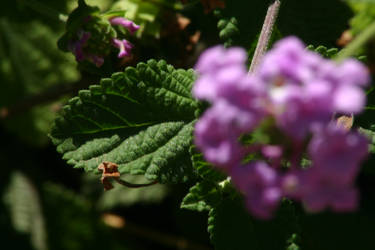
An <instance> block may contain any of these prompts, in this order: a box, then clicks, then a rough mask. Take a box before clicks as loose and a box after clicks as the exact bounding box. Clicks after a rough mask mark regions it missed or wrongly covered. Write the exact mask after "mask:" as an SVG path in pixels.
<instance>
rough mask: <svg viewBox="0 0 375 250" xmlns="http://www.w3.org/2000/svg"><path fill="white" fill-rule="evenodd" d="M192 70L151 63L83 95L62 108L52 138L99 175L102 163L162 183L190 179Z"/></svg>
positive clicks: (66, 155) (79, 164)
mask: <svg viewBox="0 0 375 250" xmlns="http://www.w3.org/2000/svg"><path fill="white" fill-rule="evenodd" d="M194 80H195V75H194V72H193V71H192V70H187V71H186V70H176V69H174V68H173V67H172V66H171V65H167V64H166V63H165V61H159V62H156V61H155V60H150V61H148V62H147V63H139V64H138V65H137V67H136V68H132V67H129V68H127V69H126V70H125V72H124V73H121V72H119V73H115V74H113V75H112V77H111V78H108V79H102V81H101V84H100V86H99V85H93V86H91V87H90V89H89V90H83V91H80V93H79V96H78V97H74V98H72V99H71V100H70V101H69V104H68V105H67V106H65V107H64V109H63V110H64V114H63V115H62V116H60V117H59V118H58V119H56V121H55V125H54V127H53V129H52V132H51V136H52V139H53V142H54V143H55V144H56V146H57V150H58V151H59V152H60V153H62V154H64V156H63V158H64V159H65V160H67V162H68V163H69V164H71V165H74V167H76V168H84V169H85V170H86V171H89V172H96V173H97V172H98V171H97V167H98V165H99V164H100V163H101V162H103V161H110V162H114V163H116V164H118V166H119V171H120V173H121V174H125V173H130V174H135V175H145V177H146V178H147V179H150V180H158V181H159V182H162V183H165V182H172V183H175V182H179V181H185V180H187V178H188V176H190V175H191V174H192V172H193V169H192V167H191V162H190V156H189V148H190V146H191V144H192V132H193V125H194V122H195V112H196V110H197V109H198V107H199V104H198V102H197V101H196V100H194V99H193V98H192V97H191V94H190V92H191V87H192V84H193V82H194Z"/></svg>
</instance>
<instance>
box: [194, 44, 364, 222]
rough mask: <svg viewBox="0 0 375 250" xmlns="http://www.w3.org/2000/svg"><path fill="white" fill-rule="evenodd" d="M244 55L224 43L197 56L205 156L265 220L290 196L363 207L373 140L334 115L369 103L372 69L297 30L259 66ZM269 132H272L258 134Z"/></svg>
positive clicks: (308, 202)
mask: <svg viewBox="0 0 375 250" xmlns="http://www.w3.org/2000/svg"><path fill="white" fill-rule="evenodd" d="M246 60H247V53H246V52H245V51H244V50H243V49H241V48H230V49H224V48H223V47H221V46H217V47H214V48H210V49H208V50H207V51H205V52H204V53H203V54H202V55H201V57H200V58H199V60H198V62H197V64H196V70H197V71H198V72H199V78H198V79H197V81H196V83H195V85H194V88H193V95H194V96H195V97H196V98H198V99H201V100H205V101H208V102H209V103H210V104H211V106H210V108H208V109H207V110H206V111H205V113H204V114H203V116H202V117H201V118H200V120H199V121H198V122H197V124H196V126H195V143H196V145H197V146H198V147H199V149H200V150H201V151H202V152H203V154H204V156H205V158H206V160H207V161H209V162H211V163H213V164H214V165H215V166H216V167H217V168H219V169H221V170H222V171H224V172H225V173H227V174H228V175H229V176H230V177H231V181H232V182H233V184H234V186H236V187H237V188H238V189H239V190H240V191H241V192H242V193H243V194H244V196H245V198H246V205H247V207H248V209H249V210H250V212H251V213H252V214H253V215H254V216H256V217H258V218H263V219H267V218H270V217H272V215H273V214H274V212H275V210H276V209H277V207H278V205H279V204H280V201H281V199H283V198H284V197H286V198H289V199H293V200H295V201H300V202H302V204H303V205H304V207H305V209H306V210H307V211H310V212H319V211H322V210H324V209H327V208H329V209H331V210H333V211H338V212H346V211H353V210H355V209H356V208H357V206H358V200H359V195H358V190H357V188H356V187H355V179H356V176H357V175H358V172H359V169H360V164H361V162H363V161H364V160H365V158H366V156H367V154H368V142H367V139H366V138H365V137H364V136H362V135H360V134H359V133H358V132H356V131H349V130H348V129H347V128H345V127H344V126H340V125H339V124H338V123H336V122H335V119H334V117H335V116H338V115H340V114H347V115H351V114H358V113H359V112H361V111H362V109H363V107H364V105H365V101H366V96H365V93H364V91H363V88H364V87H366V86H367V84H368V83H369V73H368V70H367V68H366V67H365V66H364V65H363V64H362V63H360V62H358V61H357V60H354V59H347V60H345V61H343V62H342V63H340V64H337V63H336V62H333V61H331V60H327V59H324V58H323V57H321V56H320V55H319V54H317V53H314V52H312V51H308V50H306V49H305V45H304V44H303V43H302V42H301V41H300V40H299V39H298V38H296V37H287V38H285V39H283V40H280V41H279V42H277V43H276V44H275V45H274V47H273V49H272V50H270V51H269V52H268V53H267V54H266V55H265V56H264V58H263V60H262V62H261V63H260V65H259V66H258V67H257V68H256V70H255V71H254V72H252V73H248V71H247V67H246V65H245V62H246ZM270 124H271V125H270ZM265 127H266V128H265ZM265 130H266V131H268V132H267V133H269V135H268V136H269V140H268V141H266V142H264V141H262V140H257V138H256V136H254V135H256V134H259V131H265ZM246 136H247V137H250V138H253V139H251V140H250V141H249V140H244V139H243V138H244V137H246ZM249 156H251V157H249ZM247 158H251V159H252V160H246V159H247ZM306 162H308V164H303V163H306Z"/></svg>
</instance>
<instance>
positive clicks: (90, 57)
mask: <svg viewBox="0 0 375 250" xmlns="http://www.w3.org/2000/svg"><path fill="white" fill-rule="evenodd" d="M95 20H96V19H95V18H86V19H85V20H84V23H85V26H90V25H89V24H90V23H91V22H92V23H93V25H94V24H95V23H96V21H95ZM109 23H110V25H112V26H122V27H124V28H125V29H126V30H127V31H128V32H129V33H130V34H131V35H132V34H134V32H135V31H137V30H138V29H139V25H136V24H135V23H134V22H132V21H130V20H128V19H126V18H123V17H113V18H111V19H110V20H109ZM95 25H96V24H95ZM95 33H97V32H95ZM106 33H108V34H111V37H109V38H107V37H105V38H100V39H99V40H101V41H106V40H108V39H109V41H110V43H109V45H112V46H113V47H115V48H117V49H119V53H118V58H123V57H128V56H130V55H131V50H132V48H133V47H134V46H133V44H131V43H130V42H129V41H128V40H126V39H118V38H117V32H106ZM92 37H93V35H92V32H90V31H84V29H81V30H79V31H78V32H77V38H76V39H74V40H71V42H70V44H69V47H68V49H69V50H70V51H71V52H72V53H73V54H74V55H75V57H76V60H77V62H82V61H84V60H87V61H90V62H92V63H94V64H95V65H96V66H97V67H101V66H102V65H103V63H104V56H105V55H106V54H107V53H108V50H107V49H106V51H102V52H100V53H99V51H100V49H98V48H100V47H103V44H100V45H99V46H97V47H96V49H95V51H93V50H92V49H91V48H90V46H89V43H90V42H91V41H90V40H91V39H93V38H92ZM93 40H95V38H94V39H93ZM93 43H97V41H93Z"/></svg>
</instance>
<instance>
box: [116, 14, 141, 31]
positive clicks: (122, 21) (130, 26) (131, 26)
mask: <svg viewBox="0 0 375 250" xmlns="http://www.w3.org/2000/svg"><path fill="white" fill-rule="evenodd" d="M109 22H110V23H111V24H112V25H120V26H122V27H124V28H126V29H127V30H128V31H129V32H130V34H133V33H134V32H136V31H137V30H138V29H139V25H137V24H135V23H134V22H132V21H130V20H128V19H126V18H123V17H113V18H111V19H110V20H109Z"/></svg>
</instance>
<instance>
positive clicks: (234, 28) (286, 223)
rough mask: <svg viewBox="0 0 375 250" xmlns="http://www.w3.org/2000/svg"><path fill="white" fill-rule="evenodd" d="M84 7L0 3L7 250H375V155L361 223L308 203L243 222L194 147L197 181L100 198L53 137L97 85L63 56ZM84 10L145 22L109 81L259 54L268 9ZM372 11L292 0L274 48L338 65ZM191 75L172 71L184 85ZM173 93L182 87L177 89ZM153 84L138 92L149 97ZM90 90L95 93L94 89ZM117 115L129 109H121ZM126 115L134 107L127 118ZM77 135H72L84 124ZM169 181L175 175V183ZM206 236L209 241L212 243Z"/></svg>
mask: <svg viewBox="0 0 375 250" xmlns="http://www.w3.org/2000/svg"><path fill="white" fill-rule="evenodd" d="M77 2H78V1H76V0H62V1H57V0H56V1H51V0H3V1H2V2H1V8H0V84H1V86H2V91H0V141H1V142H2V143H1V144H0V162H1V163H2V173H1V174H0V197H1V199H0V241H1V242H3V245H2V247H3V248H4V249H16V250H18V249H22V250H28V249H30V250H31V249H34V250H45V249H53V250H55V249H56V250H59V249H64V250H65V249H67V250H75V249H77V250H78V249H79V250H81V249H82V250H84V249H90V250H99V249H116V250H117V249H118V250H122V249H123V250H127V249H129V250H130V249H132V250H133V249H135V250H147V249H155V250H159V249H160V250H161V249H163V250H165V249H194V250H197V249H212V245H213V246H215V248H216V249H222V250H233V249H244V247H243V246H244V245H246V246H247V247H246V249H247V248H250V247H251V248H252V249H288V250H297V249H307V250H309V249H314V250H315V249H361V250H362V249H365V250H366V249H369V250H370V249H373V246H374V244H375V242H374V237H373V234H374V232H375V231H374V229H373V224H374V222H375V217H374V213H373V211H374V209H375V203H374V201H375V186H374V183H375V179H374V178H375V170H374V167H373V166H374V164H375V162H374V157H369V159H368V160H367V162H366V163H365V164H364V168H363V171H362V173H361V175H360V177H359V179H358V186H359V187H360V190H361V195H362V200H361V209H360V210H359V211H358V212H357V213H351V214H331V213H328V212H327V213H322V214H313V215H310V214H309V215H307V214H305V213H303V212H302V209H301V208H300V207H299V206H295V205H294V204H292V203H290V202H289V201H284V202H283V205H282V208H281V209H280V210H279V215H278V216H277V218H276V219H275V220H273V221H268V222H265V223H263V222H260V221H257V220H255V219H254V218H252V217H251V216H250V215H249V214H248V213H247V211H246V209H245V208H244V206H243V201H242V199H241V198H240V195H239V194H238V193H235V192H234V191H233V188H232V187H231V185H230V184H229V181H228V180H227V179H226V177H225V176H224V175H223V174H221V173H219V172H217V171H216V170H214V169H213V168H212V167H211V166H210V164H208V163H207V162H205V161H204V159H203V157H202V154H200V153H199V152H197V151H196V149H195V148H194V147H192V148H190V152H189V153H190V155H191V162H192V167H193V171H194V173H195V174H196V175H194V178H196V180H197V181H198V183H194V182H188V183H187V184H184V185H173V186H171V185H162V184H157V185H153V186H150V187H146V188H140V189H129V188H126V187H120V186H119V185H117V184H116V185H115V188H114V189H113V190H111V191H109V192H104V191H103V186H102V185H101V183H100V177H99V176H98V175H87V176H86V175H85V176H83V173H82V172H81V171H79V170H76V169H71V168H70V167H68V166H66V163H65V162H64V161H63V160H61V156H60V155H58V154H57V153H56V152H55V147H54V146H52V145H51V143H49V140H48V137H47V134H48V133H49V132H50V129H51V125H52V121H53V120H54V119H55V118H56V116H57V115H56V114H57V113H58V112H59V111H60V110H61V109H62V107H63V106H64V104H66V103H67V101H68V100H69V99H70V98H71V97H72V96H74V95H76V94H77V90H78V89H80V88H85V87H87V86H88V85H89V84H91V83H92V84H95V83H98V81H99V80H98V79H97V78H95V77H93V76H92V75H90V74H86V73H82V72H81V69H80V68H77V63H76V62H75V59H74V56H72V55H70V54H69V53H63V52H61V51H59V50H58V49H57V46H56V43H57V39H58V37H60V36H61V35H62V34H63V32H64V26H65V23H64V22H65V21H66V20H67V17H68V15H69V13H71V12H72V11H73V10H74V9H75V8H76V7H77ZM86 2H87V4H89V5H92V6H98V7H99V8H100V11H101V12H106V11H111V10H123V11H125V16H126V17H127V18H129V19H131V20H133V21H135V22H136V23H137V24H140V25H141V30H140V31H139V32H137V33H136V36H137V37H136V39H134V44H135V49H134V57H133V58H132V59H131V60H129V61H119V60H118V59H117V58H115V57H113V58H111V60H113V67H114V69H113V70H115V71H121V72H123V70H124V68H125V67H127V66H136V64H137V63H139V62H140V61H146V60H148V59H150V58H156V59H165V60H166V61H167V62H168V63H169V64H172V65H174V66H176V68H177V67H181V68H185V69H186V68H190V67H192V65H194V63H195V61H196V58H197V56H198V55H199V54H200V52H201V51H202V50H204V49H205V48H206V47H208V46H212V45H215V44H220V43H225V45H226V46H234V45H237V46H242V47H244V48H246V49H247V50H248V52H249V55H250V57H251V55H252V54H253V52H254V50H255V46H256V43H257V39H258V37H259V32H260V29H261V27H262V23H263V20H264V16H265V14H266V10H267V6H268V3H269V2H268V1H264V0H251V1H249V0H236V1H229V0H226V1H225V4H226V8H224V9H217V10H215V11H213V12H210V13H207V12H205V11H204V8H203V5H202V4H201V2H200V1H198V0H196V1H195V0H191V1H187V2H186V3H182V1H179V0H86ZM374 4H375V2H374V1H370V0H368V1H365V0H362V1H360V0H347V1H339V0H315V1H312V0H311V1H310V0H306V1H298V0H282V5H281V9H280V16H279V18H278V21H277V24H276V27H275V29H274V33H273V35H272V41H271V45H272V43H273V42H275V41H277V40H278V39H280V38H281V37H284V36H287V35H297V36H299V37H300V38H302V39H303V40H304V41H305V43H306V44H312V46H309V49H311V50H314V51H316V52H318V53H320V54H322V55H323V56H325V57H327V58H330V57H332V56H334V55H335V54H336V53H337V52H338V49H328V48H332V47H340V46H342V45H339V46H338V45H337V44H336V41H337V39H339V37H340V36H341V34H342V33H343V31H345V30H350V32H351V34H352V36H354V37H355V36H356V35H358V34H359V33H360V32H361V31H362V30H364V29H365V28H366V27H368V26H369V25H370V24H371V23H372V22H374V20H375V6H374ZM132 42H133V41H132ZM359 54H366V56H367V59H366V63H367V64H368V65H369V67H370V69H372V70H373V69H374V66H373V65H375V64H374V62H375V60H374V58H375V56H374V54H375V49H374V45H373V43H369V44H368V45H367V46H366V47H363V48H362V50H361V52H360V53H359ZM168 67H169V66H168ZM168 67H167V68H168ZM169 69H170V68H169ZM111 70H112V69H111ZM130 71H131V70H130ZM145 71H147V73H145V74H144V75H141V77H142V78H141V80H142V81H141V80H140V79H139V78H137V77H138V76H139V75H138V76H137V77H135V75H137V74H138V73H134V70H133V72H131V74H130V73H129V75H131V77H130V78H131V80H129V82H132V81H133V82H134V83H133V85H134V86H135V83H138V82H142V83H144V82H151V83H153V84H156V83H157V82H158V81H156V80H155V79H158V78H160V77H166V75H167V73H166V72H165V71H161V73H160V74H159V75H157V76H155V75H154V76H153V77H152V74H149V71H150V69H149V68H147V70H145ZM181 72H182V71H181V70H179V71H178V73H171V72H169V73H171V75H172V76H173V77H171V78H174V77H175V76H177V75H178V74H182V73H181ZM184 72H190V71H184ZM373 72H374V71H373ZM96 73H97V72H96ZM190 73H191V72H190ZM184 74H185V73H184ZM108 76H109V75H106V77H108ZM117 76H118V75H117ZM134 77H135V78H134ZM116 79H117V78H116ZM150 79H151V80H150ZM168 79H170V78H168ZM181 79H182V78H181ZM181 79H180V80H181ZM117 80H118V79H117ZM185 80H186V79H185ZM185 80H183V79H182V80H181V81H185ZM190 80H192V78H191V77H190ZM190 80H189V81H188V82H189V83H190ZM166 82H168V81H166ZM171 83H173V84H175V82H173V81H172V80H171ZM173 84H171V85H173ZM145 85H146V84H144V85H142V84H140V85H137V86H138V87H139V88H140V89H145ZM81 86H82V87H81ZM167 86H169V85H167ZM169 87H170V86H169ZM190 87H191V86H190ZM91 90H93V91H94V92H95V91H98V89H95V87H94V88H92V89H91ZM373 90H374V89H373V88H372V89H371V88H370V89H369V90H368V107H367V109H366V111H365V112H364V113H363V114H362V115H360V116H358V117H356V119H355V126H359V125H360V126H362V127H363V128H364V129H362V131H364V133H366V134H367V135H368V136H369V137H371V139H374V138H373V137H374V133H375V132H374V130H375V128H374V127H373V126H372V125H373V124H374V123H375V121H374V114H373V112H374V108H373V107H375V94H374V91H373ZM116 91H117V92H118V91H120V90H117V89H116ZM116 91H115V92H116ZM117 92H116V93H117ZM177 92H178V91H177ZM46 93H47V95H46ZM95 93H97V92H95ZM145 93H146V94H147V93H148V94H149V93H150V92H147V91H145ZM160 93H163V92H160ZM160 93H159V94H160ZM46 96H47V97H48V98H46ZM80 96H81V97H82V98H83V99H84V98H86V97H87V92H85V91H83V92H81V94H80ZM150 96H151V97H152V95H149V96H148V98H144V97H143V98H141V99H142V100H143V101H145V102H147V101H148V102H149V103H148V106H149V107H151V108H152V110H154V111H155V110H157V109H158V108H156V106H157V105H156V104H155V103H153V101H154V100H153V99H152V98H151V99H150ZM99 97H102V95H98V98H99ZM189 98H190V97H189ZM85 100H87V99H85ZM165 100H166V102H165V103H159V104H158V105H167V106H168V105H169V106H171V105H170V103H169V102H168V101H171V100H173V98H166V99H165ZM111 101H112V100H111ZM193 102H194V101H193ZM113 103H115V102H113ZM193 106H194V105H193ZM114 107H115V108H117V109H118V110H120V109H121V106H116V105H114ZM174 108H176V107H174ZM160 110H162V109H160ZM160 110H159V111H160ZM163 110H164V109H163ZM163 110H162V111H163ZM6 111H9V116H8V115H7V114H6ZM86 111H87V110H86ZM121 112H124V113H126V112H130V113H131V112H136V110H135V109H134V110H133V109H131V108H129V109H128V110H123V111H121ZM163 112H164V111H163ZM163 112H156V113H157V114H156V113H155V112H154V114H152V115H154V116H155V115H157V116H158V117H159V118H160V117H161V118H165V117H166V116H167V114H166V113H163ZM200 112H202V110H200V107H196V106H194V110H193V111H192V112H190V111H189V112H180V111H176V120H178V119H180V118H181V117H185V118H186V114H187V113H188V114H189V119H190V120H192V119H194V118H195V116H196V115H198V113H200ZM86 113H88V114H89V115H95V114H94V113H90V112H86ZM141 115H146V113H142V114H141ZM154 116H152V117H154ZM4 117H5V118H4ZM161 118H160V119H161ZM185 120H186V119H185ZM109 121H111V120H110V119H108V120H106V122H107V123H108V122H109ZM158 121H159V120H158ZM77 124H78V125H77ZM77 124H76V125H77V126H73V127H72V129H73V130H74V129H75V128H77V127H79V126H82V125H83V123H82V122H77ZM81 143H83V141H81ZM100 145H101V146H103V144H100ZM176 145H177V146H180V145H181V143H177V144H176ZM177 146H176V148H178V147H177ZM373 147H374V145H371V149H372V150H373ZM171 148H172V147H171ZM98 149H99V148H94V151H95V150H98ZM172 149H173V150H171V151H174V150H175V148H172ZM184 150H186V151H187V147H186V148H185V149H184ZM95 152H96V151H95ZM85 153H87V152H86V151H82V152H80V153H79V154H77V155H78V156H82V155H84V154H85ZM77 155H76V156H75V157H76V158H77V157H78V156H77ZM159 156H160V155H159ZM78 158H79V157H78ZM185 158H186V159H188V158H189V157H187V156H186V157H185ZM158 159H159V158H158ZM160 159H163V157H161V156H160ZM160 159H159V160H160ZM163 174H165V175H166V176H168V173H166V172H164V173H163ZM169 177H170V176H169ZM124 179H126V180H127V181H128V182H131V183H145V182H146V180H145V178H144V176H137V175H134V176H132V175H124ZM167 179H168V178H167ZM194 180H195V179H194ZM189 186H191V187H190V190H189ZM186 193H188V194H187V195H186ZM184 196H185V198H183V197H184ZM181 201H183V202H182V204H181V207H183V208H187V209H190V210H195V211H194V212H191V211H188V210H180V209H179V203H180V202H181ZM196 211H201V212H202V214H198V213H196ZM108 213H110V214H111V215H113V216H112V217H107V219H108V218H112V219H115V222H116V221H117V224H116V223H114V221H112V224H111V222H110V221H108V220H106V219H105V218H106V217H105V216H106V215H108ZM207 213H209V219H208V223H207V220H206V218H207ZM113 223H114V224H113ZM207 224H208V225H207ZM207 226H208V230H209V233H210V236H211V239H212V240H213V242H212V245H211V246H210V245H209V239H208V238H209V237H208V235H207ZM116 227H117V228H116ZM155 235H156V236H155ZM166 239H167V240H166ZM193 243H194V244H193ZM189 246H190V248H189ZM192 246H193V247H192ZM184 247H185V248H184Z"/></svg>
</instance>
